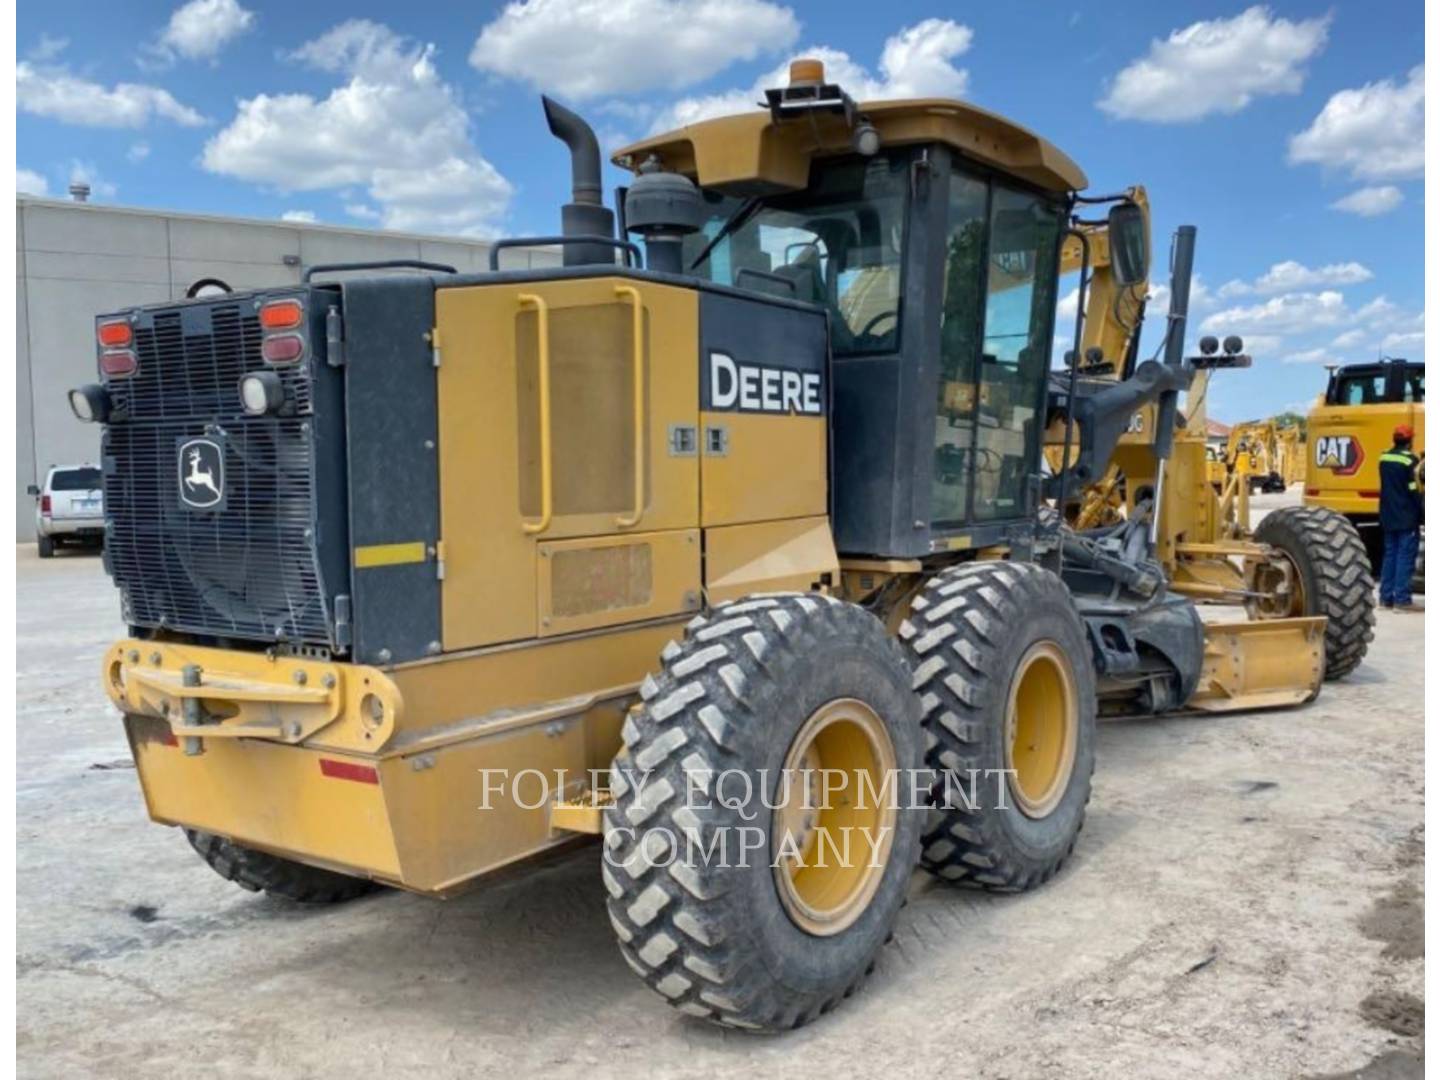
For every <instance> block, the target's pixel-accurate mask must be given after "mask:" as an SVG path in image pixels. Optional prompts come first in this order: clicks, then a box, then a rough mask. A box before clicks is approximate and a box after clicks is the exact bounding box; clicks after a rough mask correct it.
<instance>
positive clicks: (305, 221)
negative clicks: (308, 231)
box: [280, 210, 320, 225]
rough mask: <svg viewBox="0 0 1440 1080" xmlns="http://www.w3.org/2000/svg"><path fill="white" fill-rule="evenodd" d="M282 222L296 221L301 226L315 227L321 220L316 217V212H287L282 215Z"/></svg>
mask: <svg viewBox="0 0 1440 1080" xmlns="http://www.w3.org/2000/svg"><path fill="white" fill-rule="evenodd" d="M280 220H281V221H294V222H296V223H298V224H301V225H314V224H315V222H317V221H319V220H320V219H319V218H317V217H316V216H315V211H314V210H286V211H285V212H284V213H283V214H281V215H280Z"/></svg>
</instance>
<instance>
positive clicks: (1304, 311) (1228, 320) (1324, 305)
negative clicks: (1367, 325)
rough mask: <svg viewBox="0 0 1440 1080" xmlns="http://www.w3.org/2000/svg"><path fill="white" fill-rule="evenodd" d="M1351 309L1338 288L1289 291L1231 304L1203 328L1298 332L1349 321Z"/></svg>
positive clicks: (1229, 331) (1247, 332) (1228, 331)
mask: <svg viewBox="0 0 1440 1080" xmlns="http://www.w3.org/2000/svg"><path fill="white" fill-rule="evenodd" d="M1349 316H1350V309H1349V308H1347V307H1346V306H1345V297H1344V295H1343V294H1342V293H1339V292H1337V291H1336V290H1334V289H1326V290H1324V291H1322V292H1298V293H1286V294H1284V295H1281V296H1272V297H1271V298H1270V299H1268V300H1266V301H1264V302H1263V303H1260V304H1255V305H1253V306H1250V307H1243V306H1242V307H1231V308H1225V309H1223V310H1221V311H1217V312H1215V313H1214V314H1212V315H1209V316H1207V317H1206V319H1205V321H1204V322H1203V323H1201V329H1202V330H1205V331H1208V332H1213V333H1220V334H1242V335H1250V334H1252V333H1264V332H1268V333H1272V334H1282V335H1283V334H1297V333H1307V332H1310V331H1313V330H1316V329H1320V328H1324V327H1331V326H1335V325H1337V324H1339V323H1340V322H1342V321H1345V320H1347V319H1348V318H1349Z"/></svg>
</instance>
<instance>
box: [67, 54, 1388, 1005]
mask: <svg viewBox="0 0 1440 1080" xmlns="http://www.w3.org/2000/svg"><path fill="white" fill-rule="evenodd" d="M545 114H546V118H547V121H548V123H549V125H550V128H551V130H552V132H554V133H555V134H556V135H557V137H559V138H560V139H561V140H563V141H564V142H565V144H566V145H567V146H568V148H569V150H570V154H571V171H572V179H573V189H574V193H573V200H572V202H570V203H568V204H567V205H566V206H565V207H563V209H562V212H561V220H562V226H563V227H562V231H561V233H560V234H559V235H557V236H550V237H530V238H519V239H516V240H513V241H511V240H507V241H502V242H498V243H497V244H496V245H495V247H494V250H493V251H492V266H491V270H490V272H488V273H472V274H458V273H453V272H452V271H451V269H450V268H448V267H443V266H437V265H434V264H423V263H422V264H414V265H413V267H412V268H414V269H419V270H422V271H425V273H421V274H413V275H405V276H386V275H383V274H382V275H379V276H357V275H354V274H351V275H347V276H346V277H344V278H343V279H341V280H335V279H331V278H327V277H325V276H324V274H325V273H327V272H329V271H333V270H336V269H348V270H357V269H367V267H365V266H363V265H362V266H358V267H357V266H354V265H350V266H346V267H334V266H329V267H311V268H310V269H309V271H307V273H306V275H305V279H304V283H303V284H301V285H299V286H282V287H277V288H273V289H258V290H254V291H252V292H247V293H233V294H228V295H224V296H218V297H215V296H207V297H201V298H196V299H193V300H188V301H185V302H179V303H167V304H159V305H150V306H137V307H131V308H125V309H123V310H119V311H115V312H111V313H108V314H106V315H103V316H101V317H100V318H99V320H98V325H97V346H96V348H97V363H98V367H99V369H100V372H101V382H99V383H96V384H93V385H90V386H85V387H81V388H78V389H77V390H75V391H72V394H71V403H72V407H73V408H74V409H75V412H76V415H77V416H79V417H81V418H82V419H87V420H92V421H97V422H100V423H102V424H103V425H104V435H103V438H104V445H105V449H104V453H105V462H106V464H105V470H104V479H105V509H106V515H107V544H106V551H107V560H108V566H109V570H110V572H111V574H112V576H113V578H114V580H115V582H116V584H117V586H118V588H119V590H120V593H121V598H122V604H123V609H124V613H125V618H126V620H127V622H128V623H129V624H130V627H131V633H130V636H129V637H128V638H127V639H125V640H123V641H120V642H117V643H116V644H115V645H114V646H113V647H111V648H110V649H109V650H108V651H107V653H106V655H105V657H104V662H103V666H102V672H103V674H102V683H103V687H104V690H105V692H106V694H107V695H108V696H109V698H110V700H111V701H112V702H113V703H114V704H115V705H116V706H117V707H118V708H119V709H120V710H121V711H122V712H123V713H124V716H125V726H126V731H127V733H128V736H129V739H130V744H131V748H132V751H133V753H134V756H135V761H136V764H137V767H138V773H139V778H140V783H141V785H142V787H143V790H144V794H145V800H146V805H147V807H148V810H149V813H150V815H151V817H152V818H154V819H155V820H156V821H158V822H162V823H166V824H171V825H178V826H181V827H182V828H183V829H184V830H185V832H186V834H187V836H188V838H189V840H190V842H191V844H192V845H193V846H194V847H195V849H196V850H197V851H198V852H199V853H200V855H201V856H202V857H203V858H204V860H205V861H206V862H207V863H208V864H209V865H210V866H211V867H212V868H213V869H214V870H215V871H217V872H218V873H220V874H222V875H224V876H225V877H227V878H229V879H231V880H232V881H234V882H236V883H237V884H239V885H241V886H242V887H244V888H248V889H252V890H258V889H263V890H266V891H268V892H271V893H274V894H276V895H279V896H283V897H289V898H291V899H294V900H301V901H334V900H341V899H344V898H346V897H349V896H354V895H356V894H358V893H359V892H361V891H363V890H364V889H365V888H367V887H368V886H369V885H370V884H371V883H375V882H378V883H381V884H384V885H390V886H396V887H400V888H406V889H410V890H414V891H416V892H422V893H429V894H434V895H445V894H448V893H451V892H453V891H455V890H457V889H459V888H461V887H463V886H466V885H468V884H471V883H473V882H475V881H477V880H479V879H482V878H483V877H484V876H485V875H486V874H488V873H490V872H491V871H495V870H498V869H500V868H502V867H507V866H511V865H513V864H515V863H518V862H520V861H522V860H525V859H529V858H532V857H535V856H538V855H541V854H543V853H546V852H549V851H552V850H554V849H556V848H558V847H560V846H562V845H565V844H568V843H571V842H572V841H574V840H575V839H576V838H577V837H579V836H583V835H585V834H601V835H602V836H603V842H602V844H601V845H600V847H599V862H600V876H601V878H602V880H603V883H604V887H605V889H606V891H607V893H608V905H609V915H610V920H611V923H612V925H613V926H614V929H615V934H616V937H617V940H618V943H619V948H620V951H621V952H622V954H623V955H624V958H625V960H626V961H627V963H628V964H629V965H630V966H631V967H632V968H633V969H634V970H635V971H636V972H637V973H638V974H639V975H640V977H641V978H643V979H644V980H645V982H646V983H647V984H648V985H649V986H651V987H652V988H653V989H654V990H655V991H656V992H657V993H658V994H660V995H661V996H662V997H663V998H665V999H666V1000H667V1001H669V1002H670V1003H671V1004H672V1005H674V1006H675V1007H676V1008H678V1009H680V1010H681V1011H683V1012H685V1013H688V1014H690V1015H693V1016H697V1017H704V1018H706V1019H708V1020H711V1021H714V1022H717V1023H721V1024H726V1025H730V1026H735V1027H740V1028H747V1029H762V1030H776V1029H784V1028H790V1027H794V1026H798V1025H800V1024H803V1023H805V1022H807V1021H809V1020H811V1019H813V1018H814V1017H816V1016H818V1015H819V1014H820V1013H822V1012H824V1011H826V1010H827V1009H829V1008H831V1007H832V1006H834V1005H836V1004H837V1003H838V1002H840V1001H841V1000H842V999H843V998H844V997H846V996H848V995H849V994H850V993H851V992H852V991H853V990H854V989H855V987H856V985H857V984H858V983H859V982H860V981H861V980H862V979H863V978H864V976H865V974H866V973H867V972H868V971H869V970H870V968H871V967H872V965H873V962H874V958H875V955H876V953H877V951H878V950H879V949H880V948H881V946H882V945H883V943H884V942H885V941H886V940H887V938H888V937H889V936H890V933H891V931H892V928H893V926H894V924H895V921H896V918H897V915H898V912H899V909H900V906H901V903H902V902H903V899H904V896H905V892H906V888H907V883H908V880H909V878H910V875H911V872H912V870H913V868H914V867H915V865H916V862H917V859H918V861H919V864H920V865H921V866H923V867H925V868H926V869H927V870H929V871H931V872H933V873H935V874H936V875H938V876H939V877H941V878H943V879H945V880H949V881H955V882H958V883H964V884H969V885H974V886H978V887H982V888H988V889H993V890H997V891H1001V892H1010V891H1016V890H1023V889H1027V888H1030V887H1033V886H1036V885H1039V884H1041V883H1042V882H1044V881H1046V880H1048V879H1049V878H1050V877H1052V876H1053V875H1054V874H1055V873H1056V872H1057V871H1058V870H1059V869H1060V867H1061V866H1062V864H1063V863H1064V862H1065V861H1066V859H1067V858H1068V856H1069V855H1070V853H1071V851H1072V849H1073V848H1074V845H1075V843H1076V838H1077V836H1078V834H1079V830H1080V825H1081V822H1082V820H1083V817H1084V813H1085V807H1086V804H1087V802H1088V800H1089V796H1090V777H1091V772H1092V770H1093V767H1094V761H1095V722H1096V717H1097V714H1100V713H1105V714H1130V715H1134V714H1160V713H1165V712H1169V711H1173V710H1177V709H1185V710H1200V711H1205V710H1212V711H1213V710H1225V709H1236V708H1253V707H1257V706H1271V705H1290V704H1298V703H1300V702H1303V701H1306V700H1308V699H1310V698H1311V697H1313V696H1314V695H1315V694H1316V693H1318V692H1319V690H1320V685H1321V679H1322V676H1324V675H1327V674H1328V675H1329V676H1332V677H1334V676H1337V675H1340V674H1343V673H1344V672H1346V671H1348V670H1350V669H1351V668H1353V667H1354V666H1355V664H1357V663H1358V662H1359V661H1360V658H1361V656H1362V655H1363V652H1364V647H1365V640H1366V635H1367V633H1368V626H1369V620H1370V619H1371V618H1372V617H1373V616H1372V614H1371V609H1370V603H1371V601H1370V598H1369V588H1368V578H1366V577H1364V568H1363V566H1360V565H1358V564H1357V565H1355V566H1354V567H1353V568H1352V567H1351V566H1350V564H1349V563H1347V562H1346V561H1345V560H1347V559H1353V558H1354V548H1355V547H1356V546H1357V545H1358V538H1357V537H1356V536H1355V534H1354V530H1353V529H1352V528H1351V527H1350V525H1349V524H1348V523H1347V522H1346V521H1345V520H1344V519H1343V518H1342V517H1339V516H1338V515H1334V514H1331V513H1329V512H1327V511H1324V510H1318V509H1307V510H1304V511H1298V510H1297V511H1295V512H1288V511H1281V512H1278V513H1276V514H1272V515H1271V516H1270V517H1269V518H1267V520H1266V522H1265V524H1264V525H1263V526H1262V528H1261V530H1260V532H1259V534H1258V535H1257V536H1256V537H1254V538H1251V537H1249V536H1248V533H1247V531H1246V528H1245V515H1244V510H1243V507H1244V502H1243V500H1244V498H1245V497H1246V495H1245V494H1244V493H1241V492H1236V491H1234V490H1228V491H1227V492H1226V493H1224V494H1223V495H1222V494H1217V493H1215V492H1214V491H1213V490H1212V489H1211V488H1210V487H1209V486H1208V484H1206V482H1205V477H1206V462H1205V453H1204V450H1205V448H1204V438H1203V433H1204V416H1203V398H1204V386H1205V384H1206V381H1207V380H1208V378H1209V377H1210V375H1211V373H1212V372H1213V371H1214V370H1216V369H1218V368H1221V367H1231V366H1243V364H1244V362H1245V361H1246V358H1245V357H1244V355H1243V352H1242V349H1241V346H1240V343H1239V342H1238V340H1237V341H1233V342H1229V343H1227V348H1226V350H1225V351H1224V352H1223V353H1220V352H1218V351H1217V345H1216V343H1215V342H1214V341H1213V340H1211V339H1207V340H1206V341H1205V342H1203V343H1202V352H1201V355H1199V356H1195V357H1186V356H1185V355H1184V353H1183V350H1182V342H1183V339H1184V327H1185V322H1186V316H1187V309H1188V297H1189V285H1190V275H1191V267H1192V261H1193V252H1194V242H1195V230H1194V229H1193V228H1191V227H1188V226H1187V227H1182V228H1181V229H1180V230H1179V231H1178V233H1177V234H1176V238H1175V247H1174V252H1173V257H1172V267H1173V269H1172V275H1171V282H1170V286H1171V290H1170V291H1171V300H1170V307H1169V311H1168V312H1167V314H1166V326H1167V327H1168V331H1167V333H1166V335H1165V342H1164V345H1163V349H1162V352H1163V359H1162V360H1148V361H1144V362H1140V361H1139V358H1138V357H1137V355H1136V349H1137V343H1138V335H1139V330H1140V326H1141V320H1142V317H1143V314H1144V304H1145V297H1146V296H1147V295H1148V269H1149V265H1150V238H1149V216H1148V212H1147V202H1146V198H1145V194H1144V191H1143V189H1140V188H1133V189H1130V190H1128V191H1123V192H1120V193H1117V194H1114V195H1102V196H1090V195H1086V194H1084V191H1085V188H1086V185H1087V181H1086V178H1085V175H1084V173H1083V172H1082V171H1081V170H1080V168H1079V167H1078V166H1077V165H1076V164H1075V163H1074V162H1072V161H1071V160H1070V159H1069V158H1068V157H1067V156H1065V155H1064V154H1063V153H1062V152H1061V151H1060V150H1058V149H1057V148H1056V147H1054V146H1053V145H1051V144H1050V143H1048V142H1046V141H1045V140H1044V139H1042V138H1040V137H1039V136H1037V135H1035V134H1033V133H1032V132H1030V131H1027V130H1026V129H1025V128H1023V127H1020V126H1019V125H1017V124H1014V123H1012V122H1010V121H1008V120H1005V119H1003V118H1002V117H1000V116H997V115H995V114H993V113H990V112H986V111H985V110H982V109H979V108H976V107H975V106H973V105H969V104H967V103H964V102H960V101H951V100H928V99H927V100H904V101H881V102H864V103H857V102H855V101H854V100H852V99H851V98H850V97H849V95H848V94H846V93H845V91H844V90H843V88H841V87H839V86H837V85H835V84H833V83H830V82H827V81H826V79H825V77H824V72H823V68H822V67H821V65H820V64H819V63H818V62H814V61H797V62H796V63H795V64H794V65H793V66H792V69H791V78H790V82H789V84H788V85H787V86H783V87H777V88H775V89H772V90H770V91H767V93H766V107H765V108H764V109H761V110H756V111H754V112H752V113H749V114H744V115H737V116H729V117H722V118H719V119H714V120H707V121H704V122H701V123H697V124H694V125H691V126H689V127H685V128H682V129H680V130H678V131H674V132H669V133H666V134H663V135H658V136H656V137H653V138H650V139H646V140H644V141H643V142H640V143H637V144H635V145H633V146H630V147H627V148H625V149H624V150H622V151H621V152H620V153H619V154H618V155H617V156H616V158H615V162H616V164H617V165H619V166H620V167H622V168H624V169H627V170H629V171H630V172H631V174H632V179H631V181H630V183H629V185H628V188H627V189H626V190H625V191H623V192H622V193H621V195H620V197H619V206H620V207H621V208H623V218H622V220H621V228H620V229H619V230H618V231H617V229H616V226H615V220H614V215H613V212H612V211H611V210H610V209H609V208H607V207H606V206H605V205H604V202H603V199H602V196H601V183H600V178H601V173H600V161H599V155H598V149H597V146H596V141H595V137H594V134H593V132H592V131H591V129H590V128H589V127H588V125H586V124H585V123H584V121H583V120H581V119H580V118H579V117H578V116H576V115H575V114H573V113H571V112H569V111H568V110H566V109H564V108H562V107H561V106H559V105H557V104H555V103H554V102H552V101H549V100H546V102H545ZM632 234H633V235H635V236H637V237H638V238H639V239H640V241H641V242H643V245H644V251H643V253H642V251H641V247H640V244H639V243H636V242H634V241H632V240H631V239H630V238H629V237H630V236H631V235H632ZM517 243H518V244H532V245H533V244H554V245H557V246H559V247H560V248H561V250H562V251H563V253H564V265H563V266H559V267H553V268H532V269H526V270H507V271H501V270H499V269H498V257H499V254H500V251H501V249H502V248H504V247H505V246H507V245H510V244H517ZM642 257H643V261H644V263H645V265H644V266H643V268H642V267H641V266H640V265H639V264H640V263H641V261H642ZM1062 267H1073V268H1074V269H1075V270H1076V271H1077V272H1078V273H1079V275H1080V278H1079V281H1080V285H1079V288H1080V292H1081V302H1080V305H1079V311H1080V315H1079V316H1077V320H1076V323H1075V325H1074V327H1073V328H1070V327H1067V328H1066V332H1067V333H1070V334H1071V336H1072V338H1073V342H1074V349H1073V353H1074V358H1073V363H1072V364H1071V365H1070V366H1069V368H1068V369H1066V370H1061V371H1054V372H1052V370H1051V364H1050V356H1051V350H1052V342H1053V339H1054V333H1055V325H1054V324H1055V317H1056V307H1057V289H1058V287H1059V281H1060V274H1061V270H1062ZM387 268H388V267H387ZM372 269H374V268H372ZM1182 395H1186V396H1187V400H1188V402H1189V405H1188V406H1187V410H1186V411H1183V412H1182V410H1181V408H1180V399H1181V397H1182ZM1047 441H1048V442H1049V443H1051V444H1052V445H1051V447H1050V448H1049V449H1048V450H1047V449H1046V446H1045V444H1046V442H1047ZM1232 487H1233V485H1232ZM1197 492H1201V493H1202V494H1200V495H1197ZM1360 562H1363V559H1361V560H1360ZM1352 569H1353V573H1352ZM1197 602H1214V603H1226V604H1230V605H1232V606H1234V607H1235V608H1236V613H1234V614H1235V617H1233V618H1231V619H1230V620H1229V621H1202V619H1201V617H1200V614H1199V611H1198V609H1197ZM1242 611H1246V612H1248V615H1249V616H1250V617H1248V618H1242V617H1240V615H1239V614H1238V613H1241V612H1242Z"/></svg>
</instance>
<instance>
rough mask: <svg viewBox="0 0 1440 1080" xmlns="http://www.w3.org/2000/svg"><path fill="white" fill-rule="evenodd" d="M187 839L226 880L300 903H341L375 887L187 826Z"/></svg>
mask: <svg viewBox="0 0 1440 1080" xmlns="http://www.w3.org/2000/svg"><path fill="white" fill-rule="evenodd" d="M185 839H187V840H189V841H190V846H191V847H193V848H194V849H195V851H196V852H197V853H198V854H199V855H200V857H201V858H202V859H204V860H205V863H206V865H207V866H209V867H210V869H211V870H214V871H215V872H216V873H217V874H219V875H220V876H221V877H223V878H224V879H225V880H226V881H233V882H234V883H235V884H236V885H239V886H240V887H241V888H242V889H248V890H249V891H250V892H260V891H262V890H263V891H264V892H265V893H267V894H268V895H270V896H275V897H279V898H280V899H282V900H291V901H294V902H295V903H297V904H338V903H341V902H343V901H345V900H353V899H355V897H357V896H363V895H365V894H366V893H368V892H370V891H371V890H372V889H373V888H374V887H375V883H374V882H373V881H370V880H368V879H366V878H357V877H351V876H350V875H349V874H337V873H336V872H335V871H333V870H322V869H321V868H320V867H318V866H307V865H305V864H304V863H298V862H295V861H293V860H291V859H282V858H280V856H278V855H270V854H268V853H266V852H264V851H256V850H255V849H253V848H247V847H244V846H242V845H240V844H237V843H235V842H234V841H233V840H227V839H225V838H224V837H223V836H216V835H214V834H213V833H207V832H200V831H199V830H198V829H186V830H185Z"/></svg>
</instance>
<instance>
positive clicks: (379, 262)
mask: <svg viewBox="0 0 1440 1080" xmlns="http://www.w3.org/2000/svg"><path fill="white" fill-rule="evenodd" d="M340 270H438V271H439V272H440V273H442V274H457V273H459V271H458V270H456V269H455V267H453V266H451V265H450V264H449V263H437V262H425V261H424V260H423V259H375V260H371V261H369V262H348V263H316V264H315V265H314V266H312V267H310V268H309V269H308V270H306V271H305V273H304V275H303V276H302V277H301V278H300V280H301V281H303V282H306V283H307V284H308V283H309V281H310V279H311V278H312V277H314V276H315V275H316V274H331V273H335V272H337V271H340Z"/></svg>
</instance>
